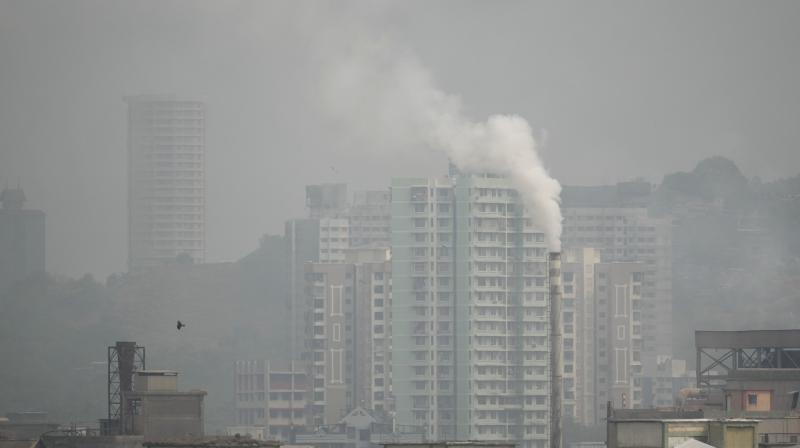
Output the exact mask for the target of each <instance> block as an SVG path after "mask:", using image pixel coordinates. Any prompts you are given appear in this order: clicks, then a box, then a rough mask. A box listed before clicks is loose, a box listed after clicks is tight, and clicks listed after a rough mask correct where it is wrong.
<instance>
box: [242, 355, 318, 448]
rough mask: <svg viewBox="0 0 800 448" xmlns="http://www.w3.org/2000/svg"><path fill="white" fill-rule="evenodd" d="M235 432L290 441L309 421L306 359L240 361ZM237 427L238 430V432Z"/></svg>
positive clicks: (263, 438) (262, 438)
mask: <svg viewBox="0 0 800 448" xmlns="http://www.w3.org/2000/svg"><path fill="white" fill-rule="evenodd" d="M234 370H235V381H234V391H235V406H236V418H235V423H236V426H234V427H231V428H229V431H228V432H229V434H230V433H231V432H233V434H230V435H234V434H236V433H239V434H248V435H250V436H252V437H254V438H257V439H260V440H266V439H269V440H281V441H286V442H289V441H291V440H292V437H293V436H294V433H295V432H297V431H299V430H302V429H303V428H305V427H306V426H307V425H308V423H309V421H308V415H309V414H308V408H309V404H310V402H309V400H308V397H309V392H310V390H309V381H308V375H307V373H308V366H307V365H306V364H305V363H303V362H297V361H290V362H277V361H263V360H252V361H236V363H235V367H234ZM234 431H235V432H234Z"/></svg>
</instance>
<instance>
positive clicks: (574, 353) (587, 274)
mask: <svg viewBox="0 0 800 448" xmlns="http://www.w3.org/2000/svg"><path fill="white" fill-rule="evenodd" d="M598 263H600V252H599V251H598V250H596V249H592V248H580V249H566V250H564V253H563V254H562V262H561V276H562V284H563V286H562V288H563V293H562V294H563V299H562V301H561V303H562V313H563V315H562V324H563V334H564V339H563V346H564V349H563V350H564V351H563V358H562V359H563V360H564V363H563V372H564V385H563V387H564V388H563V391H564V405H563V415H564V416H565V417H569V418H571V419H572V420H574V421H576V422H578V423H580V424H583V425H589V426H591V425H593V424H595V420H596V416H595V405H594V403H595V395H596V393H597V384H596V383H595V381H594V373H595V370H596V368H597V367H596V366H595V360H594V353H595V345H596V341H595V335H596V330H595V327H596V325H597V324H596V323H595V307H596V300H595V296H594V293H595V287H594V270H595V266H596V265H597V264H598Z"/></svg>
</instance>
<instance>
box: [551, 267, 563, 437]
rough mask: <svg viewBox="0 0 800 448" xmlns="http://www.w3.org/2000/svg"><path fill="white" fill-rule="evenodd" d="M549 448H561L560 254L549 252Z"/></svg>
mask: <svg viewBox="0 0 800 448" xmlns="http://www.w3.org/2000/svg"><path fill="white" fill-rule="evenodd" d="M549 284H550V448H561V442H562V440H561V402H562V399H563V395H562V392H561V388H562V381H563V380H562V373H561V371H562V367H561V348H562V342H561V252H550V276H549Z"/></svg>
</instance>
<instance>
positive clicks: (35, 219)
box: [0, 188, 45, 293]
mask: <svg viewBox="0 0 800 448" xmlns="http://www.w3.org/2000/svg"><path fill="white" fill-rule="evenodd" d="M0 202H2V204H3V205H2V208H0V293H2V292H4V291H5V290H6V289H8V288H9V287H11V286H12V285H13V284H14V283H16V282H18V281H21V280H25V279H26V278H28V277H30V276H31V275H33V274H36V273H41V272H44V270H45V214H44V212H42V211H40V210H26V209H25V208H24V205H25V193H24V192H23V191H22V189H21V188H15V189H9V188H6V189H4V190H3V192H2V193H0Z"/></svg>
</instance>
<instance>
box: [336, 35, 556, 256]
mask: <svg viewBox="0 0 800 448" xmlns="http://www.w3.org/2000/svg"><path fill="white" fill-rule="evenodd" d="M335 53H336V54H337V55H338V56H340V57H338V58H336V59H330V60H329V63H328V64H326V65H327V66H328V67H329V70H327V71H328V73H327V75H328V76H326V77H325V83H326V84H325V85H324V86H323V95H324V97H325V102H326V105H327V107H328V108H329V109H330V111H331V113H332V114H333V116H334V117H336V118H337V119H339V120H343V121H347V122H348V123H347V126H348V127H350V128H351V129H353V130H354V132H355V133H356V134H357V135H361V136H362V137H369V140H371V141H375V142H380V145H381V146H384V147H392V149H394V150H398V149H404V150H408V149H410V148H414V147H418V146H420V145H421V144H423V145H425V146H428V147H430V148H434V149H437V150H440V151H443V152H444V153H445V154H446V155H447V156H448V157H449V158H450V160H451V162H452V163H453V164H454V165H455V166H456V167H457V168H458V169H459V170H460V171H462V172H464V173H493V174H497V175H502V176H507V177H508V178H509V179H510V180H511V182H512V184H513V185H514V187H515V188H516V189H517V190H518V191H519V192H520V195H521V197H522V199H523V201H524V203H525V205H526V207H527V208H528V209H529V210H530V211H531V212H532V215H533V219H534V221H535V223H536V225H537V227H538V228H539V229H540V230H541V231H543V232H544V234H545V237H546V239H547V245H548V249H549V250H550V251H560V250H561V220H562V217H561V209H560V198H559V195H560V193H561V185H560V184H559V183H558V181H556V180H555V179H553V178H552V177H550V175H549V174H548V173H547V170H546V169H545V167H544V166H543V164H542V161H541V159H540V158H539V155H538V153H537V150H536V142H535V140H534V138H533V132H532V130H531V127H530V125H529V124H528V122H527V121H526V120H525V119H524V118H522V117H520V116H518V115H492V116H490V117H489V118H488V119H487V120H486V121H483V122H475V121H472V120H470V119H468V118H467V117H466V116H465V114H464V113H463V112H462V109H461V104H460V101H459V99H458V97H457V96H455V95H450V94H447V93H444V92H443V91H441V90H440V89H438V88H437V87H436V85H435V83H434V81H433V79H432V76H431V75H430V73H429V72H428V70H427V69H426V68H425V67H424V66H423V65H422V64H421V63H420V62H419V61H418V59H417V58H416V57H415V56H414V54H413V53H412V52H410V51H408V50H405V49H401V48H397V47H396V46H394V45H392V44H391V43H390V42H388V41H386V40H379V41H375V42H370V43H360V44H356V45H354V46H351V47H350V48H349V49H348V51H346V52H345V53H344V54H342V53H341V52H340V51H339V52H335Z"/></svg>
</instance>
